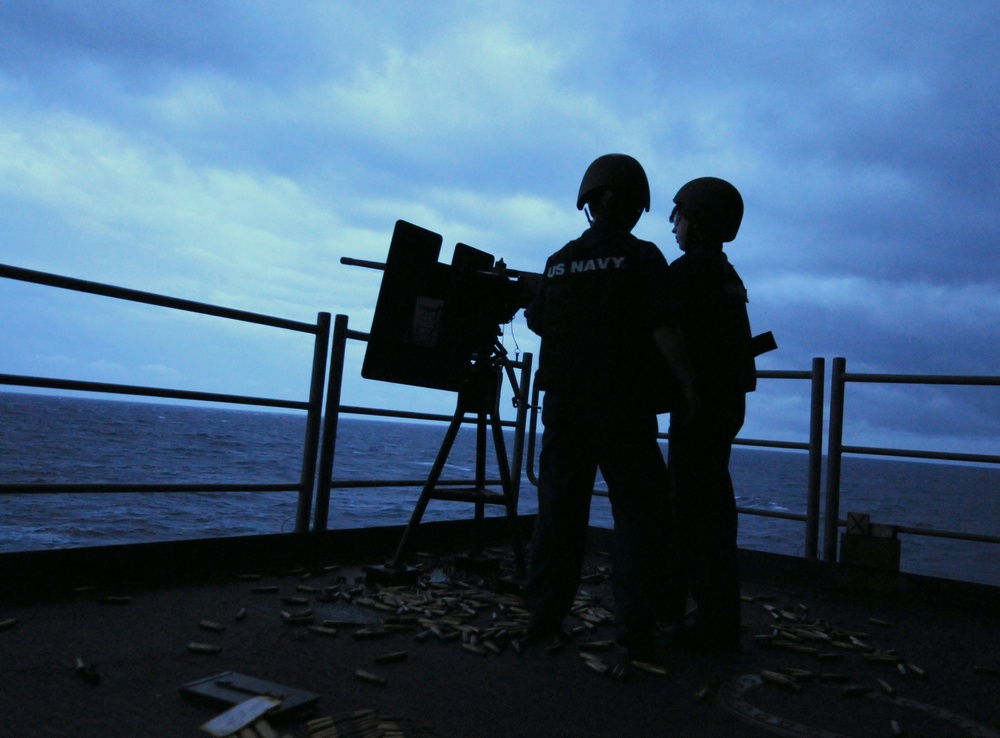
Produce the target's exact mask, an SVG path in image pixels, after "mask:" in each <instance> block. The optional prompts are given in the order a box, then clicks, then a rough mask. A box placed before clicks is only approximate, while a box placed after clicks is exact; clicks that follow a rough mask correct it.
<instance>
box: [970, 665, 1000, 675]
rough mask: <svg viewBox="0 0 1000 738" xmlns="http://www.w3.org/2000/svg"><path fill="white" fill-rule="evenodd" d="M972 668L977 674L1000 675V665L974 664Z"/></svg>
mask: <svg viewBox="0 0 1000 738" xmlns="http://www.w3.org/2000/svg"><path fill="white" fill-rule="evenodd" d="M972 670H973V671H974V672H976V673H977V674H986V675H988V676H1000V666H982V665H977V666H973V667H972Z"/></svg>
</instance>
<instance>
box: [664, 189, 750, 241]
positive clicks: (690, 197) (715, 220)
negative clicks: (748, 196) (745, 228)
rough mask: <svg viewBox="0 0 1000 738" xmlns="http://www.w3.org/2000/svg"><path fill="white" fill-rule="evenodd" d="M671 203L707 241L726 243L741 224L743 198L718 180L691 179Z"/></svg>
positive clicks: (734, 234) (731, 238) (736, 191)
mask: <svg viewBox="0 0 1000 738" xmlns="http://www.w3.org/2000/svg"><path fill="white" fill-rule="evenodd" d="M674 203H676V205H677V207H678V208H679V209H680V210H681V211H682V212H683V213H684V216H685V217H686V218H687V219H688V220H690V221H691V222H692V223H695V224H697V226H698V229H699V231H701V232H702V233H704V235H705V236H706V237H708V238H712V239H718V240H719V241H721V242H722V243H729V242H730V241H732V240H733V239H734V238H736V234H737V233H738V232H739V230H740V223H741V222H743V197H742V196H741V195H740V192H739V190H737V189H736V188H735V187H734V186H733V185H731V184H730V183H729V182H727V181H726V180H724V179H719V178H718V177H699V178H698V179H692V180H691V181H690V182H688V183H687V184H686V185H684V186H683V187H681V188H680V189H679V190H678V191H677V194H676V195H674Z"/></svg>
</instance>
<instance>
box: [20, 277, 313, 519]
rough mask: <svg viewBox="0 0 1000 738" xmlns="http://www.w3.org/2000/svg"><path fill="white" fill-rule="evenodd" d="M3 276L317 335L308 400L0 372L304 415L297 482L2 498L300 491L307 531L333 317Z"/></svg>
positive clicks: (38, 489) (37, 383) (35, 488)
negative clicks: (307, 317) (299, 316)
mask: <svg viewBox="0 0 1000 738" xmlns="http://www.w3.org/2000/svg"><path fill="white" fill-rule="evenodd" d="M0 277H3V278H6V279H14V280H18V281H22V282H31V283H34V284H39V285H45V286H49V287H57V288H60V289H66V290H71V291H74V292H83V293H89V294H93V295H99V296H103V297H110V298H114V299H118V300H126V301H129V302H137V303H144V304H147V305H155V306H159V307H164V308H169V309H172V310H181V311H184V312H189V313H200V314H202V315H211V316H215V317H219V318H226V319H228V320H236V321H241V322H244V323H255V324H257V325H263V326H269V327H272V328H280V329H282V330H287V331H296V332H300V333H307V334H310V335H312V336H314V341H313V359H312V373H311V377H310V384H309V399H308V400H306V401H294V400H282V399H277V398H272V397H251V396H244V395H234V394H220V393H216V392H198V391H189V390H178V389H170V388H165V387H143V386H136V385H126V384H113V383H109V382H84V381H78V380H71V379H58V378H51V377H31V376H23V375H13V374H0V385H8V386H18V387H34V388H41V389H62V390H71V391H76V392H95V393H99V394H112V395H131V396H141V397H160V398H165V399H173V400H187V401H194V402H217V403H228V404H234V405H247V406H256V407H272V408H284V409H288V410H300V411H305V412H306V431H305V438H304V439H303V444H302V468H301V474H300V476H299V480H298V481H297V482H289V483H277V484H240V483H232V484H207V483H206V484H198V483H191V484H0V494H5V493H42V492H44V493H74V492H77V493H78V492H108V493H114V492H195V491H197V492H298V496H299V500H298V507H297V510H296V516H295V529H296V530H297V531H302V530H306V529H308V526H309V511H310V508H311V506H312V492H313V483H314V480H315V477H316V458H317V453H316V452H317V448H318V446H319V434H320V420H321V412H322V407H323V386H324V382H325V379H326V357H327V352H328V349H329V342H330V314H329V313H319V314H318V316H317V319H316V323H302V322H299V321H295V320H286V319H284V318H276V317H274V316H270V315H261V314H259V313H252V312H247V311H245V310H235V309H232V308H227V307H220V306H218V305H209V304H206V303H201V302H195V301H192V300H183V299H180V298H176V297H168V296H165V295H158V294H154V293H151V292H142V291H139V290H133V289H127V288H124V287H115V286H112V285H107V284H102V283H99V282H90V281H86V280H82V279H74V278H71V277H64V276H59V275H56V274H49V273H46V272H38V271H33V270H30V269H21V268H19V267H13V266H8V265H6V264H0Z"/></svg>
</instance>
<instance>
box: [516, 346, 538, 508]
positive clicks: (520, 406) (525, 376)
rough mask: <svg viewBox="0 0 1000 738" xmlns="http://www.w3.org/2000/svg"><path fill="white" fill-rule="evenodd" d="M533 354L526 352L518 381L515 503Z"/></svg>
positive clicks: (519, 487)
mask: <svg viewBox="0 0 1000 738" xmlns="http://www.w3.org/2000/svg"><path fill="white" fill-rule="evenodd" d="M532 358H533V357H532V355H531V354H530V353H529V354H525V355H524V359H523V360H522V361H521V381H520V382H519V383H518V395H519V397H518V403H517V415H516V416H515V418H514V446H513V448H512V450H511V451H512V453H511V458H510V480H511V488H512V489H513V492H514V505H515V506H516V505H517V503H518V502H519V501H520V499H521V468H522V466H523V465H524V431H525V428H526V427H527V424H528V407H529V405H530V404H531V403H530V402H529V401H528V393H529V392H530V391H531V363H532Z"/></svg>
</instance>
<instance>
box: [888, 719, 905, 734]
mask: <svg viewBox="0 0 1000 738" xmlns="http://www.w3.org/2000/svg"><path fill="white" fill-rule="evenodd" d="M889 727H890V728H891V729H892V734H893V735H903V728H902V726H901V725H900V724H899V721H898V720H890V721H889Z"/></svg>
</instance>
